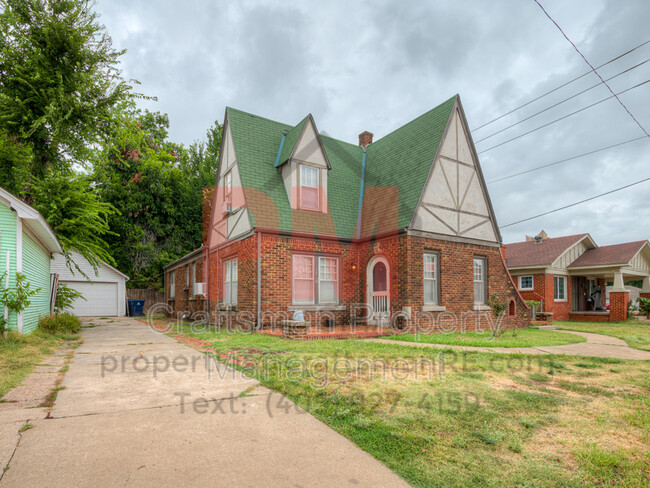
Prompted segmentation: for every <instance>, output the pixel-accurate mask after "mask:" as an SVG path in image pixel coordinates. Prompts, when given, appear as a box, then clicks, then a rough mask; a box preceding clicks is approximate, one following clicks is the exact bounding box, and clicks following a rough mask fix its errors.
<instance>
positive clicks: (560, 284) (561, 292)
mask: <svg viewBox="0 0 650 488" xmlns="http://www.w3.org/2000/svg"><path fill="white" fill-rule="evenodd" d="M553 282H554V284H555V287H554V288H555V296H554V298H555V300H556V301H558V302H564V301H566V277H565V276H556V277H554V279H553Z"/></svg>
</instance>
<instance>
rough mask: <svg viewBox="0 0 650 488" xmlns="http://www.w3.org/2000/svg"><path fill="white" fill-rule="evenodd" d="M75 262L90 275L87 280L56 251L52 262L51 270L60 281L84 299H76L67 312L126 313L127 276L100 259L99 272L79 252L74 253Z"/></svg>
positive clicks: (94, 314)
mask: <svg viewBox="0 0 650 488" xmlns="http://www.w3.org/2000/svg"><path fill="white" fill-rule="evenodd" d="M73 260H74V262H75V263H76V264H77V265H78V266H79V268H81V270H82V271H83V272H84V273H85V274H86V275H87V276H88V278H90V281H88V280H87V279H86V278H85V277H84V276H83V275H82V274H81V273H80V272H79V271H78V270H76V269H75V270H74V273H73V272H71V271H70V270H69V269H68V267H67V266H66V264H65V258H64V257H63V256H62V255H60V254H57V255H56V256H55V259H54V262H53V263H52V273H58V274H59V283H63V284H65V285H67V286H68V287H69V288H73V289H75V290H77V291H79V292H81V294H82V295H83V297H84V298H85V299H86V300H85V301H84V300H82V299H77V300H75V302H74V303H73V304H72V309H71V310H70V312H72V313H73V314H75V315H77V316H79V317H88V316H91V317H122V316H124V315H126V282H127V280H128V279H129V277H128V276H126V275H125V274H124V273H121V272H120V271H118V270H117V269H115V268H114V267H112V266H110V265H109V264H106V263H102V264H101V266H100V267H99V275H96V274H95V270H94V269H93V267H92V266H91V265H90V263H88V261H86V259H84V258H83V256H81V255H80V254H77V253H74V254H73Z"/></svg>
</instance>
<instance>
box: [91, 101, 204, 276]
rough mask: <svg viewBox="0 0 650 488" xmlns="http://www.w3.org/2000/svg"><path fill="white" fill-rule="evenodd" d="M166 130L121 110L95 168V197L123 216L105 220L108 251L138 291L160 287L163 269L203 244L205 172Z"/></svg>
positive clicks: (155, 120) (160, 120)
mask: <svg viewBox="0 0 650 488" xmlns="http://www.w3.org/2000/svg"><path fill="white" fill-rule="evenodd" d="M168 127H169V120H168V118H167V116H166V115H162V114H159V113H151V112H147V111H145V112H140V111H135V110H133V109H130V108H125V109H124V110H123V112H122V114H121V117H120V122H119V128H118V130H116V132H115V134H114V136H113V138H112V140H111V141H110V142H109V143H108V144H107V145H106V146H105V147H104V148H103V149H102V150H101V151H100V153H99V154H98V156H97V161H96V162H95V165H94V166H95V170H94V179H95V184H96V188H97V192H98V194H99V195H100V196H101V198H102V200H103V201H105V202H108V203H110V204H112V205H113V206H115V207H117V208H119V209H120V212H121V213H120V214H119V215H118V214H114V215H111V216H110V218H109V225H110V229H111V231H113V232H114V233H115V234H114V235H112V236H110V237H108V238H107V240H108V242H109V244H110V250H111V253H112V254H113V257H114V258H115V260H116V262H117V265H118V267H119V269H120V270H122V271H123V272H125V273H127V274H128V275H129V276H130V277H131V279H130V280H129V284H130V285H131V286H135V287H138V288H139V287H152V288H160V287H161V286H162V281H163V280H162V267H163V266H164V265H166V264H169V262H171V261H173V260H174V259H177V258H179V257H181V256H183V255H184V254H186V253H187V252H190V251H192V250H193V249H196V248H197V247H198V246H200V245H201V189H200V186H201V182H200V179H199V174H201V173H204V169H203V167H202V165H201V164H200V163H201V161H198V162H197V161H191V160H190V158H189V157H188V154H187V150H186V149H184V148H183V146H181V145H178V144H175V143H173V142H171V141H169V140H168V135H167V130H168ZM206 164H211V163H206ZM205 173H207V170H205ZM205 177H206V178H207V176H205Z"/></svg>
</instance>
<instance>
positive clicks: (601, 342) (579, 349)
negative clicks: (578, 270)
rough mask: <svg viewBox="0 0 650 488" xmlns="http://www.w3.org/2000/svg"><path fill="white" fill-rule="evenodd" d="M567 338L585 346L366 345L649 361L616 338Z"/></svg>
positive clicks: (647, 354) (647, 355)
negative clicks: (581, 339) (577, 339)
mask: <svg viewBox="0 0 650 488" xmlns="http://www.w3.org/2000/svg"><path fill="white" fill-rule="evenodd" d="M538 328H539V329H545V330H555V329H557V327H555V326H552V325H551V326H542V327H538ZM560 332H566V333H567V334H575V335H579V336H582V337H584V338H585V339H587V342H578V343H577V344H566V345H564V346H538V347H473V346H454V345H450V344H429V343H426V342H410V341H398V340H393V339H368V341H370V342H380V343H382V344H398V345H402V346H414V347H433V348H436V349H455V350H457V351H481V352H497V353H503V354H566V355H569V356H587V357H599V358H618V359H637V360H650V351H641V350H639V349H634V348H631V347H629V346H628V345H627V342H625V341H624V340H621V339H617V338H616V337H610V336H606V335H601V334H592V333H589V332H576V331H573V330H562V331H560Z"/></svg>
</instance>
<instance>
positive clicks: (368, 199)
mask: <svg viewBox="0 0 650 488" xmlns="http://www.w3.org/2000/svg"><path fill="white" fill-rule="evenodd" d="M457 97H458V95H456V96H454V97H452V98H450V99H449V100H447V101H446V102H444V103H442V104H441V105H439V106H438V107H436V108H434V109H433V110H430V111H429V112H427V113H425V114H423V115H421V116H420V117H418V118H416V119H415V120H412V121H411V122H409V123H407V124H406V125H404V126H403V127H401V128H399V129H397V130H395V131H394V132H392V133H390V134H388V135H387V136H385V137H383V138H381V139H380V140H378V141H376V142H375V143H373V144H370V145H369V146H368V147H367V149H366V166H365V175H362V161H363V157H364V151H363V149H362V148H361V147H359V146H357V145H354V144H350V143H347V142H344V141H340V140H337V139H334V138H332V137H328V136H324V135H322V134H318V136H319V139H320V143H321V144H322V148H323V150H324V152H325V156H326V158H327V162H328V164H329V166H330V171H329V172H328V181H327V184H328V199H327V201H328V206H329V212H328V213H327V214H319V213H315V212H308V211H304V210H293V209H291V207H290V204H289V199H288V197H287V194H286V190H285V186H284V182H283V179H282V175H281V174H280V171H279V170H278V167H279V166H281V165H282V164H283V163H284V162H286V161H287V160H288V159H289V158H290V157H291V154H292V153H293V151H294V148H295V147H296V144H298V141H299V139H300V134H301V133H303V131H304V130H305V126H306V125H307V124H308V123H311V122H310V120H311V116H310V115H308V116H307V117H305V118H304V119H303V120H302V121H301V122H299V123H298V124H297V125H295V126H291V125H287V124H283V123H280V122H276V121H273V120H269V119H266V118H263V117H259V116H257V115H252V114H249V113H246V112H243V111H241V110H236V109H233V108H227V109H226V114H227V120H228V124H229V125H230V129H231V132H232V137H233V143H234V146H235V151H236V153H237V161H238V166H239V172H240V176H241V182H242V186H243V190H244V195H245V197H246V204H247V206H248V209H249V211H250V212H249V213H250V215H251V223H252V225H253V226H254V227H258V228H264V229H272V230H278V231H294V232H309V233H316V234H321V235H332V236H338V237H341V238H349V239H352V238H354V237H355V228H356V226H357V220H358V214H359V199H360V198H359V197H360V193H361V192H362V181H364V185H365V189H366V190H367V189H368V188H371V189H372V190H373V191H365V192H364V193H363V195H364V198H363V201H362V202H361V205H362V212H361V215H362V216H361V222H362V232H361V236H362V237H363V236H371V235H373V234H374V233H377V228H376V225H374V224H373V223H376V222H391V223H393V224H391V226H390V229H389V230H391V231H397V230H398V229H401V228H405V227H408V226H409V224H410V221H411V218H412V217H413V213H414V212H415V209H416V207H417V204H418V201H419V199H420V195H421V194H422V191H423V188H424V185H425V183H426V181H427V177H428V175H429V171H430V168H431V165H432V163H433V161H434V158H435V156H436V153H437V151H438V147H439V145H440V142H441V139H442V136H443V134H444V132H445V128H446V126H447V122H448V120H449V117H450V114H451V110H452V109H453V106H454V102H455V101H456V99H457ZM312 122H313V121H312ZM314 127H315V125H314ZM362 176H363V177H362ZM386 192H389V193H390V194H391V195H393V196H394V198H393V201H394V202H395V204H394V205H387V204H386V201H385V200H383V198H384V197H383V195H385V194H386ZM388 214H394V215H388ZM366 223H367V225H366Z"/></svg>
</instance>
